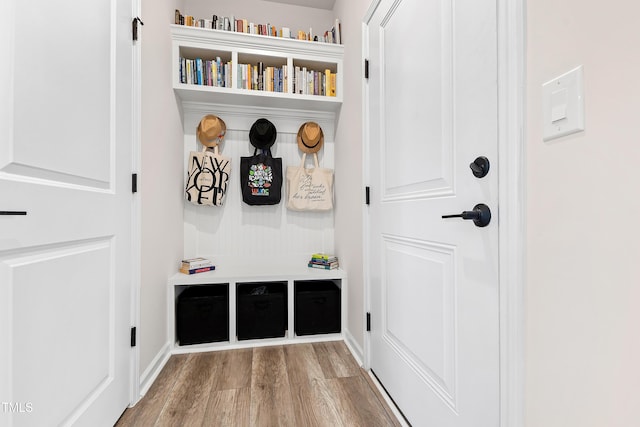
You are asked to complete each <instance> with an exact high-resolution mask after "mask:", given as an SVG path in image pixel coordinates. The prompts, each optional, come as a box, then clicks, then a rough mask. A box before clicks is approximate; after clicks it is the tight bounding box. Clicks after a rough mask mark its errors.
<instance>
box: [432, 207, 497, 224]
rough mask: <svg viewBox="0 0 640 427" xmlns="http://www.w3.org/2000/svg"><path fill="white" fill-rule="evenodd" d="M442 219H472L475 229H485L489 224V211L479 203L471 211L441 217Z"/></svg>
mask: <svg viewBox="0 0 640 427" xmlns="http://www.w3.org/2000/svg"><path fill="white" fill-rule="evenodd" d="M442 218H462V219H472V220H473V223H474V224H475V225H476V226H477V227H486V226H487V225H489V223H490V222H491V209H489V206H487V205H485V204H484V203H480V204H477V205H475V206H474V207H473V210H472V211H464V212H462V213H460V214H454V215H442Z"/></svg>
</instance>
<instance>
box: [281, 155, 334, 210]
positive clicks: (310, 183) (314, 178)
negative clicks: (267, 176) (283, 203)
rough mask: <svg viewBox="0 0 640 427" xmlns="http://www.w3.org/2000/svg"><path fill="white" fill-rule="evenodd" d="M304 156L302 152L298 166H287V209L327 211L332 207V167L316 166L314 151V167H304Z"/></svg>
mask: <svg viewBox="0 0 640 427" xmlns="http://www.w3.org/2000/svg"><path fill="white" fill-rule="evenodd" d="M306 156H307V154H306V153H304V154H302V162H301V163H300V166H289V167H288V168H287V209H291V210H294V211H329V210H331V209H333V169H326V168H320V167H318V155H317V154H316V153H313V160H314V164H315V167H314V168H311V169H306V168H305V166H304V162H305V160H306Z"/></svg>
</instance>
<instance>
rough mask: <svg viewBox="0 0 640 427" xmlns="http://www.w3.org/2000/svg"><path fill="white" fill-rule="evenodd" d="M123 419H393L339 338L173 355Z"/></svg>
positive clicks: (196, 422)
mask: <svg viewBox="0 0 640 427" xmlns="http://www.w3.org/2000/svg"><path fill="white" fill-rule="evenodd" d="M116 426H118V427H125V426H127V427H128V426H136V427H138V426H143V427H147V426H181V427H182V426H184V427H187V426H269V427H271V426H295V427H299V426H327V427H336V426H349V427H351V426H363V427H365V426H366V427H376V426H381V427H382V426H400V424H399V423H398V421H397V420H396V418H395V417H394V415H393V414H392V412H391V410H390V409H389V407H388V406H387V405H386V403H385V401H384V400H383V398H382V396H381V395H380V394H379V392H378V390H377V389H376V388H375V386H374V385H373V383H372V382H371V380H370V378H369V376H368V375H367V373H366V372H364V370H362V369H361V368H360V367H359V366H358V365H357V363H356V361H355V360H354V359H353V357H352V356H351V353H350V352H349V350H348V349H347V347H346V345H345V344H344V342H342V341H334V342H323V343H313V344H292V345H286V346H273V347H258V348H249V349H241V350H226V351H216V352H208V353H191V354H183V355H174V356H172V357H171V358H170V359H169V361H168V362H167V364H166V366H165V367H164V369H163V370H162V372H161V373H160V375H159V376H158V378H157V380H156V381H155V382H154V384H153V385H152V386H151V388H150V389H149V391H148V392H147V394H146V396H145V397H144V398H143V399H142V400H141V401H140V402H139V403H138V404H137V405H136V406H134V407H133V408H129V409H127V410H126V411H125V412H124V414H123V415H122V417H121V418H120V420H119V421H118V423H117V424H116Z"/></svg>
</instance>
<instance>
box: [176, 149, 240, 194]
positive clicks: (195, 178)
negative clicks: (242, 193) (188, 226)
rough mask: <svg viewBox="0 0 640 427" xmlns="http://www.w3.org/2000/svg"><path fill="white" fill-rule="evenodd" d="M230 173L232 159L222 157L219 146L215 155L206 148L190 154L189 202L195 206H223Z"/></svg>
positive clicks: (186, 192) (188, 176) (214, 152)
mask: <svg viewBox="0 0 640 427" xmlns="http://www.w3.org/2000/svg"><path fill="white" fill-rule="evenodd" d="M230 173H231V159H229V158H227V157H224V156H222V155H220V153H219V152H218V146H217V145H216V146H215V148H214V151H213V153H212V152H211V151H207V149H206V147H205V148H203V150H202V151H192V152H190V153H189V171H188V172H187V185H186V187H185V195H186V198H187V200H188V201H190V202H191V203H193V204H195V205H209V206H222V203H223V202H224V196H225V194H227V184H228V183H229V174H230Z"/></svg>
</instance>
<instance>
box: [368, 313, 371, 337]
mask: <svg viewBox="0 0 640 427" xmlns="http://www.w3.org/2000/svg"><path fill="white" fill-rule="evenodd" d="M367 332H371V313H368V312H367Z"/></svg>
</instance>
